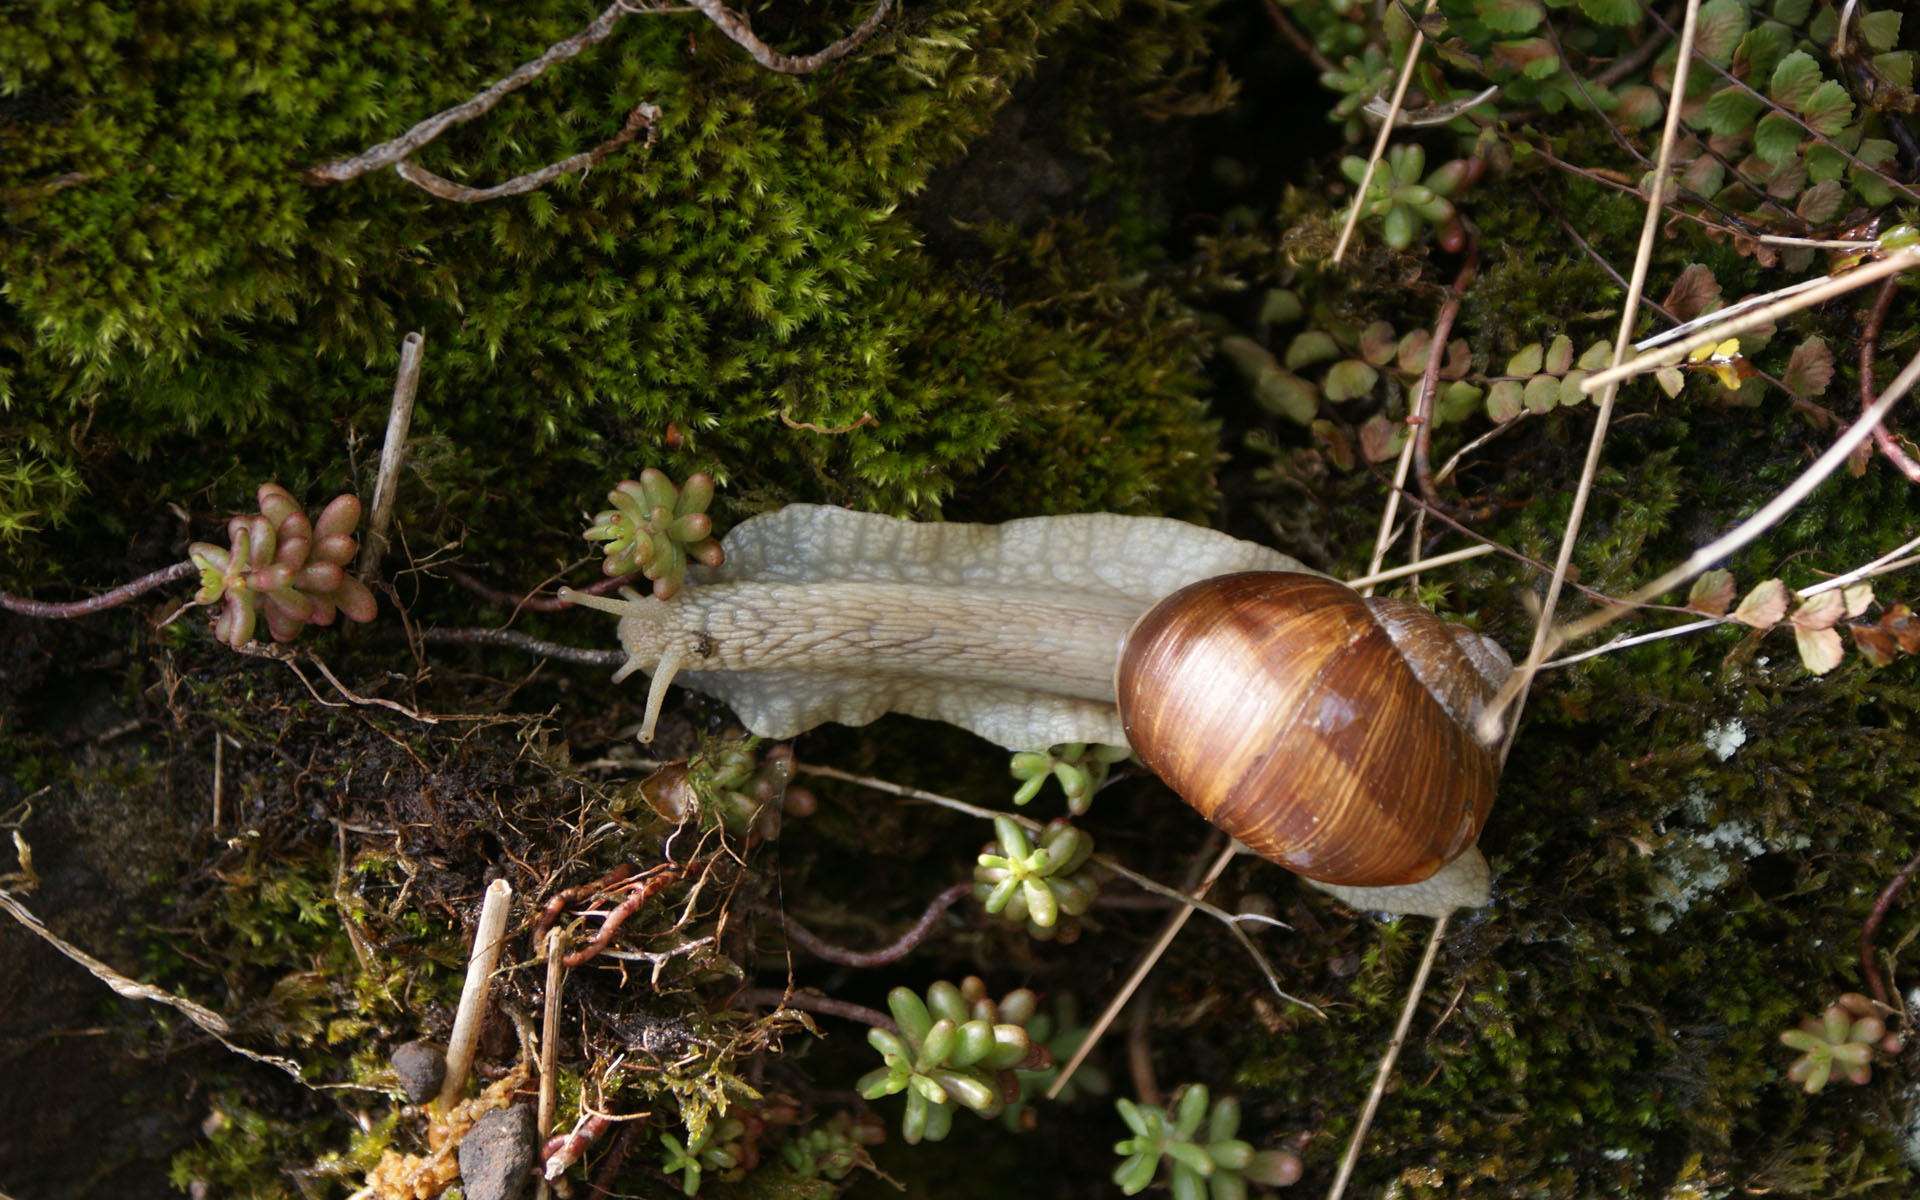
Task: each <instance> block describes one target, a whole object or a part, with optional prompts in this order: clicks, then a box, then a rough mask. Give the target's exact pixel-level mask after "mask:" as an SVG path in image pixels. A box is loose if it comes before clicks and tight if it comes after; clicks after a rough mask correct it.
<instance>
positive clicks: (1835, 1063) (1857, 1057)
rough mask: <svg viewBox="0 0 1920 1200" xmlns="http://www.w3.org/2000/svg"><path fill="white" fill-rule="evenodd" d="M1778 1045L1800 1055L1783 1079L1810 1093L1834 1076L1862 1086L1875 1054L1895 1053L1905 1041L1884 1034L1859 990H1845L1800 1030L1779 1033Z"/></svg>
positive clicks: (1883, 1025)
mask: <svg viewBox="0 0 1920 1200" xmlns="http://www.w3.org/2000/svg"><path fill="white" fill-rule="evenodd" d="M1780 1044H1781V1045H1783V1046H1787V1047H1789V1048H1791V1049H1794V1050H1798V1051H1800V1057H1799V1058H1798V1059H1796V1060H1795V1061H1794V1064H1793V1065H1792V1066H1791V1067H1788V1068H1787V1078H1788V1079H1791V1080H1793V1081H1794V1082H1795V1083H1797V1084H1799V1085H1800V1086H1801V1087H1804V1088H1805V1089H1807V1091H1808V1092H1809V1093H1812V1092H1817V1091H1819V1090H1820V1089H1821V1088H1824V1087H1826V1086H1827V1083H1828V1081H1829V1080H1831V1079H1832V1078H1833V1077H1834V1076H1835V1075H1836V1074H1837V1075H1839V1076H1840V1077H1841V1078H1843V1079H1845V1080H1846V1081H1847V1082H1848V1083H1853V1084H1862V1083H1866V1082H1867V1081H1868V1080H1870V1079H1872V1078H1873V1055H1874V1052H1875V1051H1876V1050H1884V1051H1885V1052H1886V1053H1888V1054H1894V1053H1898V1052H1899V1050H1900V1047H1901V1045H1902V1044H1903V1040H1902V1039H1901V1037H1900V1035H1899V1034H1897V1033H1888V1032H1887V1023H1886V1021H1885V1020H1883V1019H1882V1018H1881V1016H1880V1010H1879V1009H1878V1007H1876V1006H1875V1005H1874V1003H1873V1001H1871V1000H1869V999H1867V998H1866V997H1865V996H1863V995H1861V994H1860V993H1859V992H1847V993H1846V994H1844V995H1842V996H1841V997H1840V998H1839V999H1838V1000H1836V1001H1835V1002H1834V1003H1833V1004H1832V1005H1831V1006H1829V1007H1828V1009H1827V1011H1826V1012H1824V1013H1821V1014H1820V1016H1819V1017H1817V1018H1816V1017H1808V1018H1807V1019H1806V1020H1804V1021H1802V1022H1800V1028H1798V1029H1789V1030H1787V1031H1786V1032H1785V1033H1783V1034H1781V1035H1780Z"/></svg>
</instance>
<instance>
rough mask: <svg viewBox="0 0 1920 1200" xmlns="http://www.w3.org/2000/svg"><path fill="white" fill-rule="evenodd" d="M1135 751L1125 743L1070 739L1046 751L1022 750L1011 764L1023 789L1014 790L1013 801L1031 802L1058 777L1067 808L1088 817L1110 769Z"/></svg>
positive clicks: (1018, 802)
mask: <svg viewBox="0 0 1920 1200" xmlns="http://www.w3.org/2000/svg"><path fill="white" fill-rule="evenodd" d="M1132 753H1133V752H1132V751H1131V750H1129V749H1128V748H1127V747H1125V746H1101V745H1089V744H1087V743H1084V742H1069V743H1067V744H1065V745H1060V746H1054V747H1052V748H1051V749H1049V750H1045V751H1040V750H1022V751H1019V752H1018V753H1016V754H1015V755H1014V756H1013V761H1012V762H1011V763H1010V764H1009V766H1008V770H1009V771H1011V772H1012V774H1013V777H1014V778H1015V779H1017V780H1019V781H1020V787H1019V789H1018V790H1017V791H1015V792H1014V793H1013V802H1014V803H1015V804H1020V805H1024V804H1029V803H1031V802H1032V801H1033V798H1034V797H1035V796H1038V795H1039V794H1040V790H1041V789H1042V788H1044V787H1045V786H1046V785H1047V781H1048V780H1049V779H1057V780H1059V781H1060V790H1061V791H1062V792H1064V793H1066V797H1067V811H1068V812H1070V813H1072V814H1073V815H1074V816H1076V817H1079V816H1085V815H1086V812H1087V809H1088V808H1090V807H1091V806H1092V805H1093V794H1094V793H1095V792H1097V791H1099V790H1100V785H1101V784H1103V783H1105V782H1106V781H1107V772H1109V771H1111V770H1112V769H1113V765H1114V764H1115V763H1119V762H1125V761H1126V760H1127V759H1128V758H1129V757H1130V756H1131V755H1132Z"/></svg>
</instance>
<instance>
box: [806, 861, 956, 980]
mask: <svg viewBox="0 0 1920 1200" xmlns="http://www.w3.org/2000/svg"><path fill="white" fill-rule="evenodd" d="M972 891H973V884H972V883H971V882H962V883H956V884H954V885H953V886H952V887H950V888H948V889H947V890H946V891H944V892H941V893H940V894H939V895H938V896H935V897H934V898H933V902H932V903H931V904H928V905H927V910H926V911H925V912H923V913H921V914H920V919H919V920H917V921H915V922H914V923H913V924H912V926H910V927H909V928H908V929H907V931H906V932H905V933H903V934H901V935H900V936H899V937H897V938H895V939H894V940H893V941H892V942H889V943H888V944H887V945H885V946H881V947H880V948H879V949H877V950H849V949H847V948H846V947H845V946H836V945H834V944H833V943H832V942H828V941H824V940H822V939H821V938H820V937H819V936H818V935H816V934H814V933H812V932H811V931H809V930H808V929H807V927H806V926H804V925H802V924H800V922H798V921H796V920H794V919H793V918H792V917H791V916H788V915H787V914H786V913H781V914H780V923H781V925H782V926H783V927H785V929H786V931H787V938H788V939H789V940H790V941H792V942H793V944H794V945H796V946H798V947H800V948H801V949H802V950H805V951H806V952H807V953H808V954H811V955H813V956H814V957H815V958H823V959H826V960H827V961H828V962H830V963H838V964H840V965H841V966H843V967H879V966H885V965H886V964H888V963H892V962H899V961H900V960H901V959H903V958H905V957H906V956H907V955H908V954H909V953H911V952H912V951H913V948H914V947H915V946H918V945H919V944H920V943H921V942H923V941H925V940H926V937H927V934H928V933H929V932H931V931H932V929H933V923H934V922H935V921H938V920H939V919H940V915H941V914H942V913H944V912H946V911H947V910H948V909H949V908H952V907H953V906H954V905H955V904H958V903H959V902H960V901H962V900H964V899H966V897H967V895H968V894H969V893H971V892H972Z"/></svg>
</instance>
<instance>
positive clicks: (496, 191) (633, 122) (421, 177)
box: [393, 103, 660, 204]
mask: <svg viewBox="0 0 1920 1200" xmlns="http://www.w3.org/2000/svg"><path fill="white" fill-rule="evenodd" d="M659 119H660V106H659V105H657V104H647V103H641V104H636V105H634V108H633V111H632V112H630V113H628V114H627V123H626V124H625V125H623V126H621V128H620V132H619V133H616V134H614V135H613V136H612V137H610V138H608V139H607V140H606V141H604V142H601V143H600V144H599V145H598V146H595V147H594V148H593V149H591V150H587V151H583V152H582V153H579V154H574V155H570V156H568V157H566V158H563V159H561V160H560V161H559V162H551V163H548V164H547V165H546V166H544V167H541V168H540V169H539V170H538V171H529V172H527V173H526V174H525V175H516V176H514V177H513V178H512V179H509V180H507V181H506V182H505V183H496V184H494V185H493V186H492V187H485V188H474V187H468V186H467V185H465V184H463V183H455V182H454V181H453V180H451V179H448V178H446V177H445V176H443V175H435V174H434V173H433V172H432V171H429V170H427V169H426V168H425V167H422V166H418V165H416V164H414V163H410V162H407V161H406V160H405V159H402V160H401V161H399V162H397V163H395V164H393V169H394V171H395V173H397V174H398V175H399V176H400V178H402V179H404V180H406V181H407V182H408V183H411V184H413V185H414V186H415V187H417V188H419V189H421V190H422V191H424V192H429V193H431V194H433V195H435V196H438V197H440V198H441V199H442V200H452V201H454V202H456V203H459V204H482V203H485V202H486V201H488V200H504V199H506V198H507V197H508V196H519V195H524V194H525V193H527V192H531V191H533V190H534V189H535V188H539V187H545V186H546V185H547V184H549V183H552V182H553V181H554V180H556V179H558V178H560V177H561V176H562V175H572V174H575V173H577V172H581V171H587V170H591V169H592V168H594V167H596V166H598V165H600V163H601V162H602V161H603V160H604V159H605V158H606V157H607V156H608V155H609V154H612V153H613V152H614V151H615V150H618V149H619V148H620V147H622V146H624V145H626V144H627V143H628V142H631V141H632V140H633V139H634V138H636V137H638V136H640V132H641V130H645V131H646V134H647V146H648V147H649V148H651V147H652V145H653V144H654V143H655V142H656V141H658V140H660V129H659V127H658V126H657V125H655V124H654V122H656V121H658V120H659Z"/></svg>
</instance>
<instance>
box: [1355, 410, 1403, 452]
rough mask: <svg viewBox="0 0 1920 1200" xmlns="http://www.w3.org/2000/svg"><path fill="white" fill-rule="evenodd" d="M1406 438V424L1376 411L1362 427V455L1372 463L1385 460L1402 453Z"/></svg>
mask: <svg viewBox="0 0 1920 1200" xmlns="http://www.w3.org/2000/svg"><path fill="white" fill-rule="evenodd" d="M1406 440H1407V427H1406V426H1405V425H1402V424H1399V423H1398V422H1395V421H1389V420H1387V419H1386V418H1385V417H1384V416H1381V415H1380V414H1379V413H1375V414H1373V415H1372V416H1371V417H1368V418H1367V423H1366V424H1365V425H1362V426H1361V427H1360V455H1361V457H1362V458H1365V459H1366V460H1367V461H1368V462H1371V463H1377V462H1385V461H1387V460H1388V459H1390V458H1392V457H1393V456H1394V455H1396V454H1398V453H1400V447H1401V445H1402V444H1403V443H1405V442H1406Z"/></svg>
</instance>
